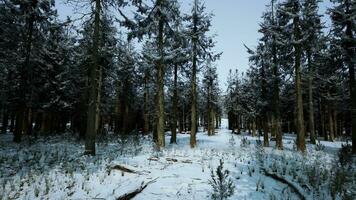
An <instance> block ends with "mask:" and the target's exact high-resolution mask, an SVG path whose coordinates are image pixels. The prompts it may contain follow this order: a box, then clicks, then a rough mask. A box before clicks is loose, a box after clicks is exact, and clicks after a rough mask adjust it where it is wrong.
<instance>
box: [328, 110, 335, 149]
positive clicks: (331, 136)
mask: <svg viewBox="0 0 356 200" xmlns="http://www.w3.org/2000/svg"><path fill="white" fill-rule="evenodd" d="M332 110H333V109H332V107H331V106H330V105H329V106H328V116H329V139H330V141H331V142H333V141H334V120H333V111H332Z"/></svg>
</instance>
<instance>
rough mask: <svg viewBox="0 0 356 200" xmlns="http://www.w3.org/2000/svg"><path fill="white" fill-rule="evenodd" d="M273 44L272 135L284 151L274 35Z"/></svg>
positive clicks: (277, 145)
mask: <svg viewBox="0 0 356 200" xmlns="http://www.w3.org/2000/svg"><path fill="white" fill-rule="evenodd" d="M272 18H273V19H272V21H273V22H272V23H273V25H275V20H274V0H272ZM272 39H273V44H272V56H273V64H272V69H273V104H272V105H273V114H272V130H273V131H272V135H274V136H275V137H276V147H277V149H283V142H282V129H281V117H280V108H279V101H280V100H279V93H280V92H279V72H278V61H277V47H276V37H275V35H274V34H273V37H272Z"/></svg>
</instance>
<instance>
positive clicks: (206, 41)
mask: <svg viewBox="0 0 356 200" xmlns="http://www.w3.org/2000/svg"><path fill="white" fill-rule="evenodd" d="M205 9H206V8H205V6H204V5H203V4H202V3H201V2H200V1H199V0H194V4H193V8H192V14H191V15H188V16H186V20H187V21H188V22H189V24H188V27H187V29H188V31H187V34H188V37H189V40H190V41H191V45H192V46H191V47H190V48H191V59H192V60H191V63H192V67H191V84H192V85H191V95H192V96H191V97H192V104H191V128H190V146H191V147H192V148H194V147H195V146H196V132H197V129H198V127H197V121H198V115H197V73H198V65H199V63H200V60H201V59H203V60H204V59H206V58H208V57H210V59H212V60H215V59H217V57H219V54H217V55H213V53H212V52H211V49H212V48H213V47H214V45H215V44H214V42H213V39H212V38H211V37H209V36H207V32H208V31H209V30H210V26H211V17H212V15H211V14H207V13H205Z"/></svg>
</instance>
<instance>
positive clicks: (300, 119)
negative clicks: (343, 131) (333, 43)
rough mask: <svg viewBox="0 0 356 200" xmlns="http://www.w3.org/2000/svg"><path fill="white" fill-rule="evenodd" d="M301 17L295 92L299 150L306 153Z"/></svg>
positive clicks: (296, 33) (296, 23) (296, 25)
mask: <svg viewBox="0 0 356 200" xmlns="http://www.w3.org/2000/svg"><path fill="white" fill-rule="evenodd" d="M295 9H296V10H297V13H298V12H299V5H295ZM299 20H300V19H299V16H298V15H297V16H295V17H294V19H293V25H294V36H295V39H296V42H295V44H294V49H295V91H296V104H297V110H296V111H297V113H296V117H297V119H296V122H297V124H296V127H297V148H298V150H299V151H301V152H305V129H304V114H303V96H302V87H301V84H302V83H301V55H302V49H301V45H300V44H299V43H298V42H297V41H299V40H300V39H301V33H300V27H299V26H300V22H299Z"/></svg>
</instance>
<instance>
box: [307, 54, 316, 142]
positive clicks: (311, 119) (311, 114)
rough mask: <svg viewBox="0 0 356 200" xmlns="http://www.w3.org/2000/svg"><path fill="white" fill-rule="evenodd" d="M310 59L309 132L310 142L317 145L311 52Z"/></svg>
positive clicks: (308, 55)
mask: <svg viewBox="0 0 356 200" xmlns="http://www.w3.org/2000/svg"><path fill="white" fill-rule="evenodd" d="M307 57H308V68H309V74H308V107H309V131H310V142H311V143H312V144H315V143H316V141H315V126H314V104H313V68H312V60H311V53H310V50H308V51H307Z"/></svg>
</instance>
